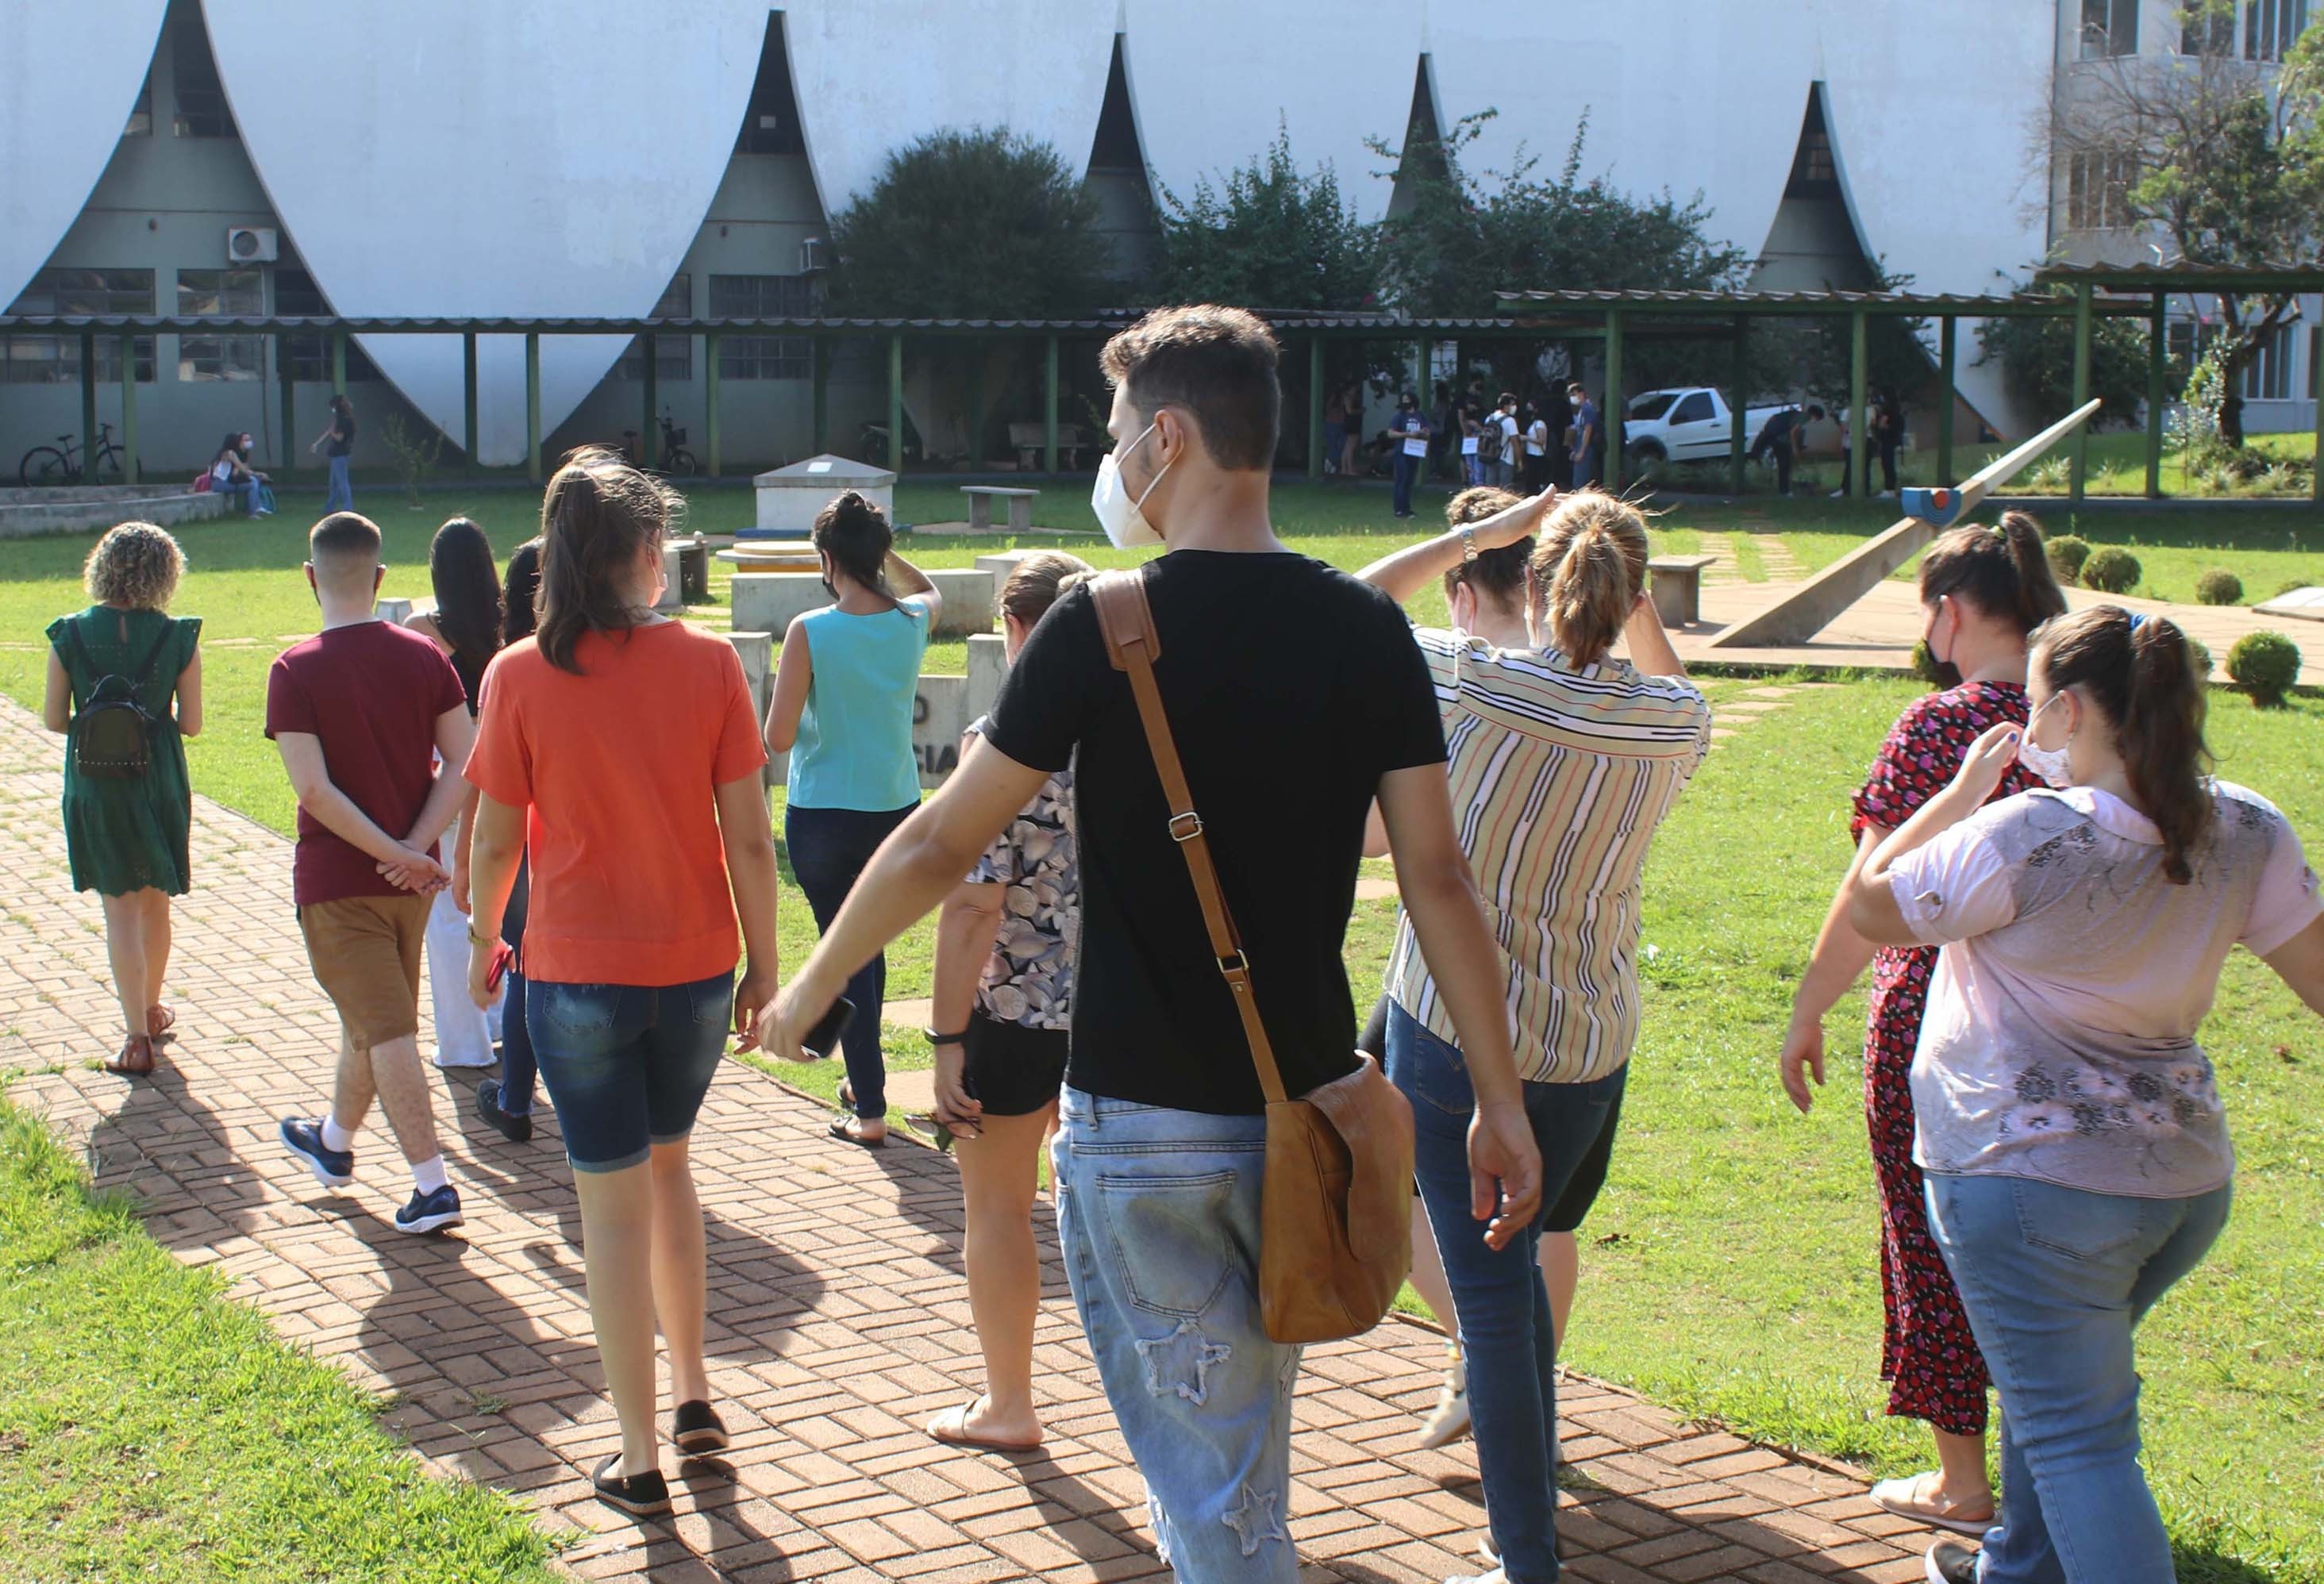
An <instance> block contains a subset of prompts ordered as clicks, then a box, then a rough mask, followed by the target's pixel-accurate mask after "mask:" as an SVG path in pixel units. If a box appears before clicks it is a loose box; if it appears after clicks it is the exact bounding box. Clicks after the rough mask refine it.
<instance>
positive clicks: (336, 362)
mask: <svg viewBox="0 0 2324 1584" xmlns="http://www.w3.org/2000/svg"><path fill="white" fill-rule="evenodd" d="M346 393H347V333H346V331H345V330H334V331H332V332H331V394H332V395H334V396H344V395H346Z"/></svg>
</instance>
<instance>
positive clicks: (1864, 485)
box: [1848, 310, 1872, 501]
mask: <svg viewBox="0 0 2324 1584" xmlns="http://www.w3.org/2000/svg"><path fill="white" fill-rule="evenodd" d="M1870 327H1871V321H1870V320H1869V319H1868V318H1867V317H1866V316H1865V314H1864V313H1863V312H1862V311H1860V310H1859V311H1858V312H1856V313H1853V314H1850V315H1849V317H1848V498H1849V500H1851V501H1861V500H1863V499H1864V498H1865V497H1866V496H1867V495H1868V494H1870V493H1872V484H1871V481H1870V480H1869V479H1867V478H1866V477H1865V476H1864V475H1865V474H1867V472H1869V471H1870V470H1869V469H1868V468H1867V467H1866V466H1865V465H1864V442H1865V440H1866V438H1867V436H1868V435H1869V434H1870V433H1871V428H1872V415H1871V413H1870V412H1869V411H1867V408H1868V407H1869V405H1870V401H1871V391H1870V385H1871V378H1870V374H1869V372H1868V371H1869V366H1870V356H1871V345H1870Z"/></svg>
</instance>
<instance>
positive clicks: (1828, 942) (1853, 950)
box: [1778, 825, 1888, 1111]
mask: <svg viewBox="0 0 2324 1584" xmlns="http://www.w3.org/2000/svg"><path fill="white" fill-rule="evenodd" d="M1887 836H1888V833H1887V831H1886V830H1885V829H1884V828H1882V827H1881V826H1879V825H1867V826H1866V827H1865V828H1864V836H1863V839H1862V840H1861V841H1859V842H1858V843H1857V846H1856V856H1855V857H1853V858H1851V859H1850V860H1849V864H1848V874H1847V876H1846V878H1844V879H1841V881H1840V889H1839V890H1838V891H1836V892H1834V893H1833V895H1832V898H1831V907H1829V908H1827V909H1825V911H1824V918H1823V928H1822V929H1821V930H1820V931H1818V932H1817V934H1816V942H1815V950H1814V951H1812V952H1811V953H1808V966H1807V972H1804V973H1803V974H1801V975H1800V982H1799V986H1798V988H1797V989H1795V990H1793V991H1792V1022H1791V1027H1790V1028H1789V1029H1788V1030H1786V1031H1785V1033H1784V1050H1783V1054H1782V1056H1781V1057H1780V1058H1779V1060H1778V1066H1779V1069H1780V1071H1781V1072H1782V1073H1783V1080H1784V1093H1785V1094H1788V1095H1790V1096H1791V1097H1792V1103H1793V1104H1794V1105H1795V1106H1797V1107H1799V1108H1800V1110H1803V1111H1805V1110H1808V1109H1809V1108H1810V1107H1811V1106H1812V1105H1814V1104H1815V1095H1814V1092H1813V1091H1812V1090H1810V1089H1809V1088H1808V1074H1809V1073H1813V1074H1814V1075H1815V1082H1816V1088H1818V1089H1821V1088H1822V1087H1823V1020H1824V1018H1825V1016H1826V1014H1828V1013H1830V1012H1831V1009H1832V1008H1834V1007H1836V1006H1838V1005H1839V1004H1840V997H1842V996H1844V995H1846V994H1847V993H1848V991H1849V986H1851V985H1853V984H1854V983H1855V982H1856V981H1858V979H1860V978H1861V977H1863V974H1864V971H1865V970H1866V969H1867V968H1869V967H1870V966H1871V965H1872V955H1873V953H1874V952H1875V951H1877V949H1878V948H1877V947H1875V946H1874V945H1873V944H1872V943H1871V942H1870V941H1867V940H1866V939H1865V938H1864V937H1863V936H1862V935H1858V934H1857V933H1856V926H1853V925H1851V924H1849V922H1848V899H1849V895H1850V894H1851V893H1852V892H1853V891H1854V889H1855V888H1856V876H1857V871H1858V870H1861V869H1862V868H1863V867H1864V866H1865V864H1866V863H1867V861H1870V859H1871V857H1872V853H1873V851H1874V849H1876V848H1877V847H1878V846H1879V845H1880V843H1882V842H1884V841H1886V839H1887Z"/></svg>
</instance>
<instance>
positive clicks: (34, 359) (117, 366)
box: [0, 269, 153, 385]
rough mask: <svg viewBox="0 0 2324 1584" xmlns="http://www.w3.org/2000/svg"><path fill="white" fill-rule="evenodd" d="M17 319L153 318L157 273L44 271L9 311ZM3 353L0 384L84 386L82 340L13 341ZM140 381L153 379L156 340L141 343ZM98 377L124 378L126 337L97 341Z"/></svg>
mask: <svg viewBox="0 0 2324 1584" xmlns="http://www.w3.org/2000/svg"><path fill="white" fill-rule="evenodd" d="M8 311H9V312H10V313H12V314H150V313H152V311H153V272H152V271H151V270H78V269H61V270H42V271H41V272H39V273H38V274H36V275H34V276H33V277H32V281H30V282H29V283H27V284H26V286H25V288H24V290H23V295H21V296H20V297H18V298H17V299H16V300H15V301H14V302H13V303H11V304H10V305H9V307H8ZM7 343H8V344H7V345H6V347H5V350H0V359H5V366H0V383H6V384H11V385H42V384H52V383H68V384H78V383H79V382H80V337H79V336H77V335H64V336H9V337H8V338H7ZM135 351H136V359H137V378H138V379H139V380H140V381H141V382H152V378H153V337H152V336H138V337H137V340H136V348H135ZM97 378H98V379H100V380H106V381H117V380H119V379H120V378H121V337H120V335H119V333H118V332H115V331H110V330H108V331H104V332H101V333H100V334H99V335H98V336H97Z"/></svg>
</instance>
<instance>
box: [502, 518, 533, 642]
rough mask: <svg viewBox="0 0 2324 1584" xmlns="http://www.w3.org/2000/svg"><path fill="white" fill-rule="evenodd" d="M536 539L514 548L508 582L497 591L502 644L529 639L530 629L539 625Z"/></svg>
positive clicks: (510, 560)
mask: <svg viewBox="0 0 2324 1584" xmlns="http://www.w3.org/2000/svg"><path fill="white" fill-rule="evenodd" d="M539 604H540V539H539V535H535V536H534V537H533V538H531V539H527V540H525V541H524V543H522V544H521V545H519V546H518V547H517V548H516V554H515V555H513V556H511V557H509V564H508V581H507V582H506V583H505V584H504V585H503V586H502V592H501V643H502V645H503V647H506V646H507V645H509V644H512V643H514V642H515V641H516V640H518V639H520V638H530V637H531V636H532V630H533V629H534V628H535V627H537V626H539V624H540V611H539Z"/></svg>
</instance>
